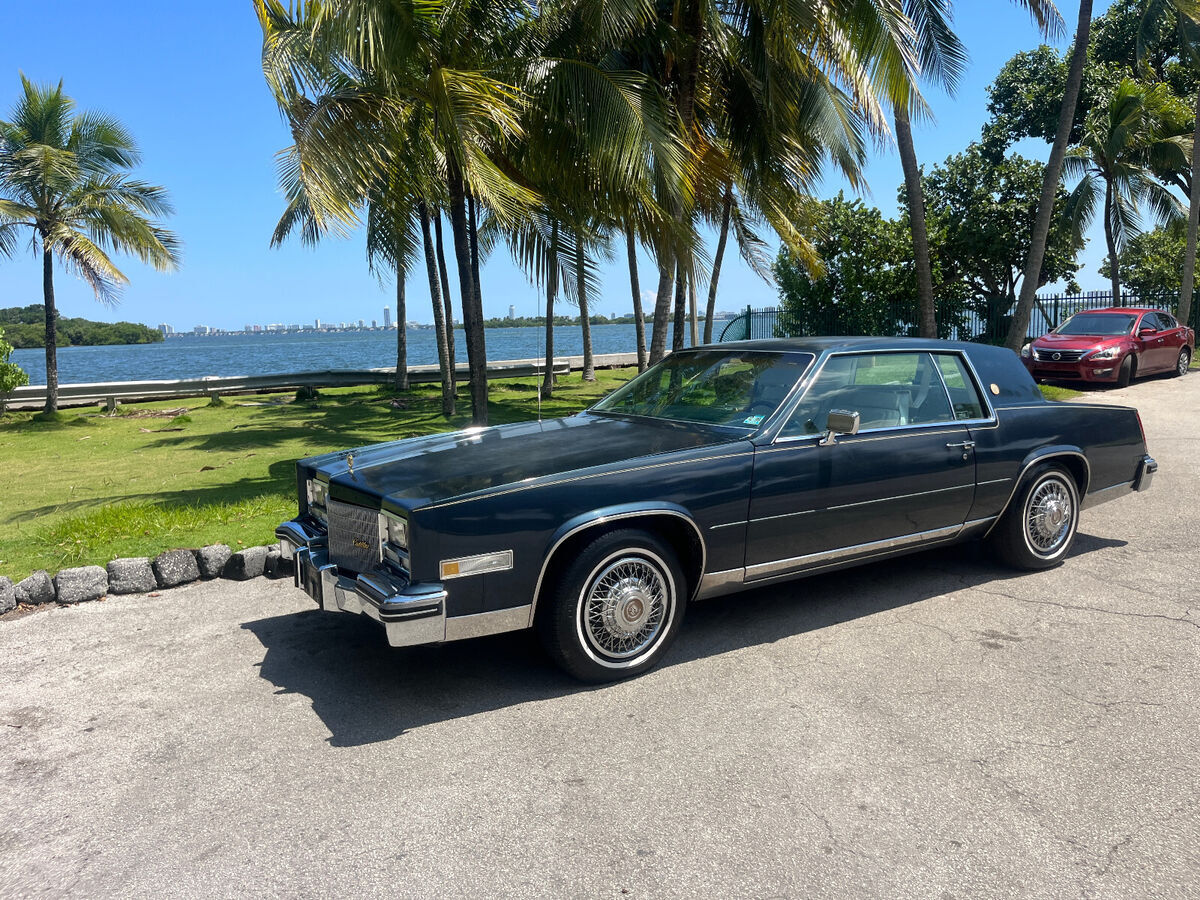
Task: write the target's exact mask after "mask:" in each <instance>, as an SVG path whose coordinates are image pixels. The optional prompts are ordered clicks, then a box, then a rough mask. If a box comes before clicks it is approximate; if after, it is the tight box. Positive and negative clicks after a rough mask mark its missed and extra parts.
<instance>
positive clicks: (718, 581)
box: [696, 568, 746, 600]
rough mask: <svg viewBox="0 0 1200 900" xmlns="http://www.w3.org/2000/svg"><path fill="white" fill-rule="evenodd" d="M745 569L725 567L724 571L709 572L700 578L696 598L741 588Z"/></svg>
mask: <svg viewBox="0 0 1200 900" xmlns="http://www.w3.org/2000/svg"><path fill="white" fill-rule="evenodd" d="M745 579H746V570H745V569H742V568H737V569H726V570H725V571H724V572H709V573H707V574H706V575H705V576H704V577H703V578H702V579H700V589H699V590H697V591H696V599H697V600H704V599H706V598H708V597H720V596H721V595H723V594H732V593H734V592H735V591H739V590H741V589H742V588H743V587H744V586H745V585H744V583H743V582H744V581H745Z"/></svg>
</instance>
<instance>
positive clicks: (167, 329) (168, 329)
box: [158, 322, 175, 337]
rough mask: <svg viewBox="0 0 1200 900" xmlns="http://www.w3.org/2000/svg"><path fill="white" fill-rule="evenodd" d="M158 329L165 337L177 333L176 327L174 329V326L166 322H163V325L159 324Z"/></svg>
mask: <svg viewBox="0 0 1200 900" xmlns="http://www.w3.org/2000/svg"><path fill="white" fill-rule="evenodd" d="M158 330H159V331H161V332H162V333H163V336H164V337H165V336H166V335H168V334H174V333H175V329H174V328H172V327H171V326H170V325H168V324H167V323H166V322H163V323H162V324H161V325H159V326H158Z"/></svg>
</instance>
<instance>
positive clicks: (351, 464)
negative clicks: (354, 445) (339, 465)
mask: <svg viewBox="0 0 1200 900" xmlns="http://www.w3.org/2000/svg"><path fill="white" fill-rule="evenodd" d="M346 465H347V466H349V467H350V474H351V475H353V474H354V454H353V453H347V454H346Z"/></svg>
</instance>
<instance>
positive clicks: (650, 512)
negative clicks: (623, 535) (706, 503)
mask: <svg viewBox="0 0 1200 900" xmlns="http://www.w3.org/2000/svg"><path fill="white" fill-rule="evenodd" d="M646 516H674V517H675V518H677V519H682V520H683V521H684V522H687V523H688V525H690V526H692V531H694V532H696V540H698V541H699V542H700V580H701V581H703V579H704V567H705V566H706V565H707V564H708V544H706V543H705V541H704V535H703V534H702V533H701V531H700V526H699V525H697V524H696V522H695V521H694V520H693V519H692V518H691V517H690V516H685V515H684V514H683V513H681V512H679V511H677V510H674V509H641V510H636V511H633V512H626V513H616V514H608V515H604V514H601V515H599V516H597V517H596V518H594V519H590V520H588V521H587V522H583V523H581V524H579V525H576V526H575V527H574V528H572V529H571V530H570V531H568V532H567V533H566V534H564V535H563V536H562V537H560V538H559V539H558V540H557V541H555V542H554V544H553V545H552V546H551V547H550V549H549V550H548V551H546V558H545V559H543V560H542V569H541V571H540V572H538V577H537V582H536V583H535V584H534V586H533V603H532V604H531V605H530V607H529V622H528V624H529V625H532V624H533V617H534V616H535V615H537V605H538V601H539V600H540V599H541V595H542V581H543V579H545V577H546V570H547V569H548V568H550V560H552V559H554V554H555V552H556V551H557V550H558V548H559V547H561V546H562V544H563V542H565V541H566V540H567V539H568V538H570V537H572V536H574V535H576V534H579V532H581V531H585V530H586V529H588V528H595V527H596V526H597V525H605V524H607V523H608V522H616V521H619V520H621V519H636V518H645V517H646ZM699 586H700V585H699V582H698V583H697V585H696V587H697V589H699ZM694 596H695V592H693V597H694Z"/></svg>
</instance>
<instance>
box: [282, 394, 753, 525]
mask: <svg viewBox="0 0 1200 900" xmlns="http://www.w3.org/2000/svg"><path fill="white" fill-rule="evenodd" d="M743 437H744V435H742V434H741V433H739V432H734V431H731V430H729V429H724V428H716V427H712V426H707V425H691V424H688V423H682V422H665V421H661V420H655V419H639V418H624V417H616V416H597V415H591V414H586V413H585V414H581V415H578V416H571V417H569V418H564V419H549V420H546V421H543V422H523V423H520V424H516V425H500V426H497V427H492V428H479V429H467V430H466V431H454V432H449V433H445V434H436V435H430V436H428V437H420V438H410V439H408V440H402V441H393V442H391V443H386V444H375V445H372V446H369V447H361V448H358V449H356V450H348V451H339V452H338V453H330V454H326V455H325V456H318V457H312V458H310V459H305V460H301V462H300V467H301V470H302V474H303V475H304V477H310V476H311V475H313V474H317V473H319V475H320V476H321V477H322V480H325V478H326V477H327V478H328V480H329V484H330V496H332V497H333V499H335V500H342V501H344V502H347V503H357V504H361V505H368V506H374V507H378V506H381V505H382V506H385V507H386V506H394V507H397V508H410V509H412V508H417V507H420V506H425V505H428V504H429V503H435V502H438V501H440V500H447V499H450V498H454V497H462V496H464V495H469V494H475V493H479V492H486V491H489V490H493V489H496V488H500V487H503V486H506V485H511V484H517V483H521V482H529V481H533V480H536V479H538V478H544V477H547V476H552V475H556V474H561V473H564V472H572V471H576V470H579V469H590V468H595V467H603V466H608V465H613V464H616V463H622V464H623V463H625V462H627V461H630V460H636V459H641V458H644V457H650V456H656V455H659V454H663V453H670V452H673V451H678V450H689V449H697V448H702V447H706V446H716V445H719V444H726V443H730V442H732V441H737V440H741V439H742V438H743ZM351 457H353V461H352V462H351Z"/></svg>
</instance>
